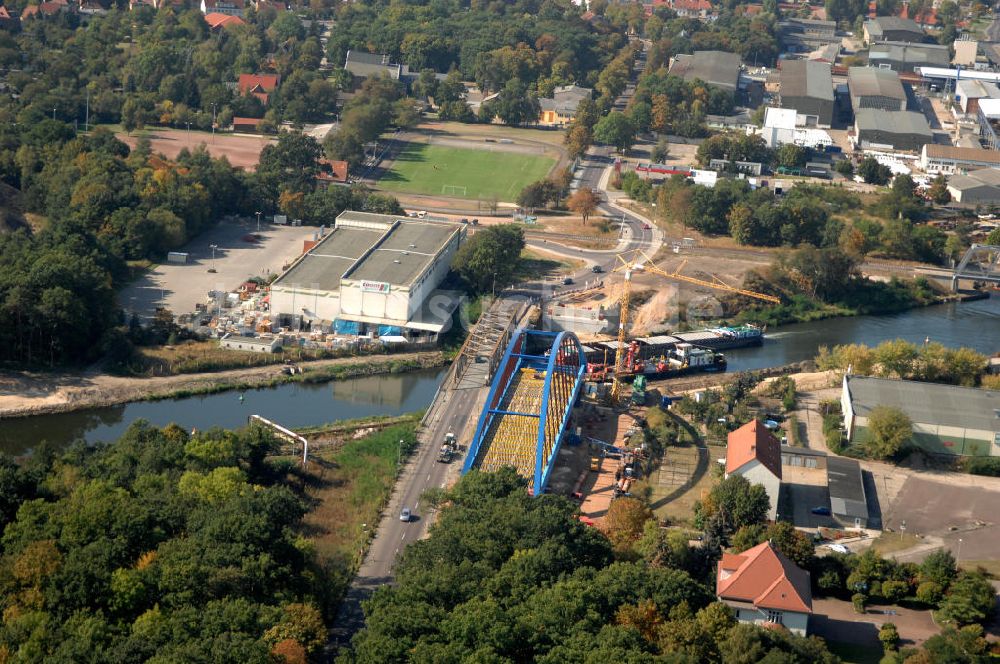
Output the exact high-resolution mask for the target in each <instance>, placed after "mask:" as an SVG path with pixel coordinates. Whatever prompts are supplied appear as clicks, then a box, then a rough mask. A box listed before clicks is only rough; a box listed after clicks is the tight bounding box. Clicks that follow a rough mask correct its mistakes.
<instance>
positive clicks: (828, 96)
mask: <svg viewBox="0 0 1000 664" xmlns="http://www.w3.org/2000/svg"><path fill="white" fill-rule="evenodd" d="M781 95H782V97H812V98H813V99H823V100H825V101H833V76H832V75H831V73H830V65H829V64H827V63H825V62H816V61H810V60H785V61H784V62H783V63H782V64H781Z"/></svg>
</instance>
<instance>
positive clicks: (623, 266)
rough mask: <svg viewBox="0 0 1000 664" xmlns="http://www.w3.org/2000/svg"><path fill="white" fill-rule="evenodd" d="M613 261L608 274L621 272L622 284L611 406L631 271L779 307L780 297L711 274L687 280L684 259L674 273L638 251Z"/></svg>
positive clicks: (616, 386)
mask: <svg viewBox="0 0 1000 664" xmlns="http://www.w3.org/2000/svg"><path fill="white" fill-rule="evenodd" d="M616 259H617V261H618V265H616V266H615V267H614V269H613V270H612V272H622V273H624V275H625V283H624V289H623V291H622V296H621V300H620V301H619V305H620V306H619V308H620V311H619V322H618V348H616V349H615V373H614V376H613V378H612V382H611V402H612V403H618V402H619V400H620V398H621V391H622V387H621V381H620V380H619V379H618V377H619V376H620V375H621V373H622V364H623V363H624V361H625V328H626V326H627V325H628V305H629V300H630V299H631V297H632V274H633V273H634V272H652V273H653V274H658V275H660V276H661V277H666V278H667V279H674V280H676V281H683V282H685V283H688V284H694V285H695V286H704V287H706V288H713V289H715V290H723V291H727V292H729V293H735V294H737V295H745V296H747V297H752V298H756V299H758V300H764V301H765V302H771V303H773V304H781V299H780V298H777V297H774V296H773V295H765V294H764V293H758V292H756V291H752V290H747V289H745V288H736V287H735V286H730V285H729V284H727V283H726V282H724V281H722V280H721V279H719V278H718V277H716V276H714V275H712V281H705V280H704V279H698V278H696V277H689V276H687V275H685V274H681V273H680V271H681V270H683V269H684V266H685V265H687V261H686V260H685V261H684V262H683V263H681V264H680V267H678V268H677V269H676V270H675V271H673V272H667V271H666V270H663V269H661V268H659V267H657V266H656V265H654V264H653V259H652V258H650V257H649V256H647V255H646V252H644V251H643V250H642V249H636V250H635V251H634V252H633V253H632V256H631V258H629V259H626V258H625V256H624V255H623V254H619V255H618V256H617V257H616Z"/></svg>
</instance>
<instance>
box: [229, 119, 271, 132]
mask: <svg viewBox="0 0 1000 664" xmlns="http://www.w3.org/2000/svg"><path fill="white" fill-rule="evenodd" d="M263 121H264V120H263V119H261V118H239V117H237V118H233V131H237V132H243V133H254V132H259V131H260V123H261V122H263Z"/></svg>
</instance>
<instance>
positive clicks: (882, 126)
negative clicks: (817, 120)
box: [854, 108, 934, 142]
mask: <svg viewBox="0 0 1000 664" xmlns="http://www.w3.org/2000/svg"><path fill="white" fill-rule="evenodd" d="M854 120H855V123H856V124H857V126H858V130H859V131H884V132H885V133H887V134H896V135H900V134H918V135H920V136H926V137H927V139H928V142H930V141H931V140H933V138H934V132H932V131H931V128H930V125H928V124H927V118H925V117H924V114H923V113H916V112H914V111H881V110H879V109H877V108H862V109H861V110H859V111H858V112H857V113H856V114H855V116H854Z"/></svg>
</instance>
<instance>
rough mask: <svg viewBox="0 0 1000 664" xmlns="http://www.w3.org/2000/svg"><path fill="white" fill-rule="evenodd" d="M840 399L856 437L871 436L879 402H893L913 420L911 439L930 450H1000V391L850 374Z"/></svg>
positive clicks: (986, 452)
mask: <svg viewBox="0 0 1000 664" xmlns="http://www.w3.org/2000/svg"><path fill="white" fill-rule="evenodd" d="M840 401H841V408H842V409H843V413H844V426H845V427H846V429H847V437H848V439H849V440H850V441H851V442H852V443H862V442H864V441H865V440H867V437H868V435H869V433H868V417H869V415H870V414H871V411H872V409H873V408H875V407H876V406H893V407H895V408H899V409H900V410H902V411H903V412H904V413H906V415H907V416H908V417H909V418H910V421H911V422H912V423H913V437H912V439H911V441H910V443H911V444H912V445H913V446H915V447H917V448H919V449H921V450H923V451H925V452H929V453H932V454H951V455H961V456H1000V392H996V391H993V390H980V389H977V388H974V387H958V386H955V385H942V384H940V383H920V382H916V381H910V380H889V379H885V378H869V377H867V376H851V375H848V376H844V384H843V390H842V392H841V399H840Z"/></svg>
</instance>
